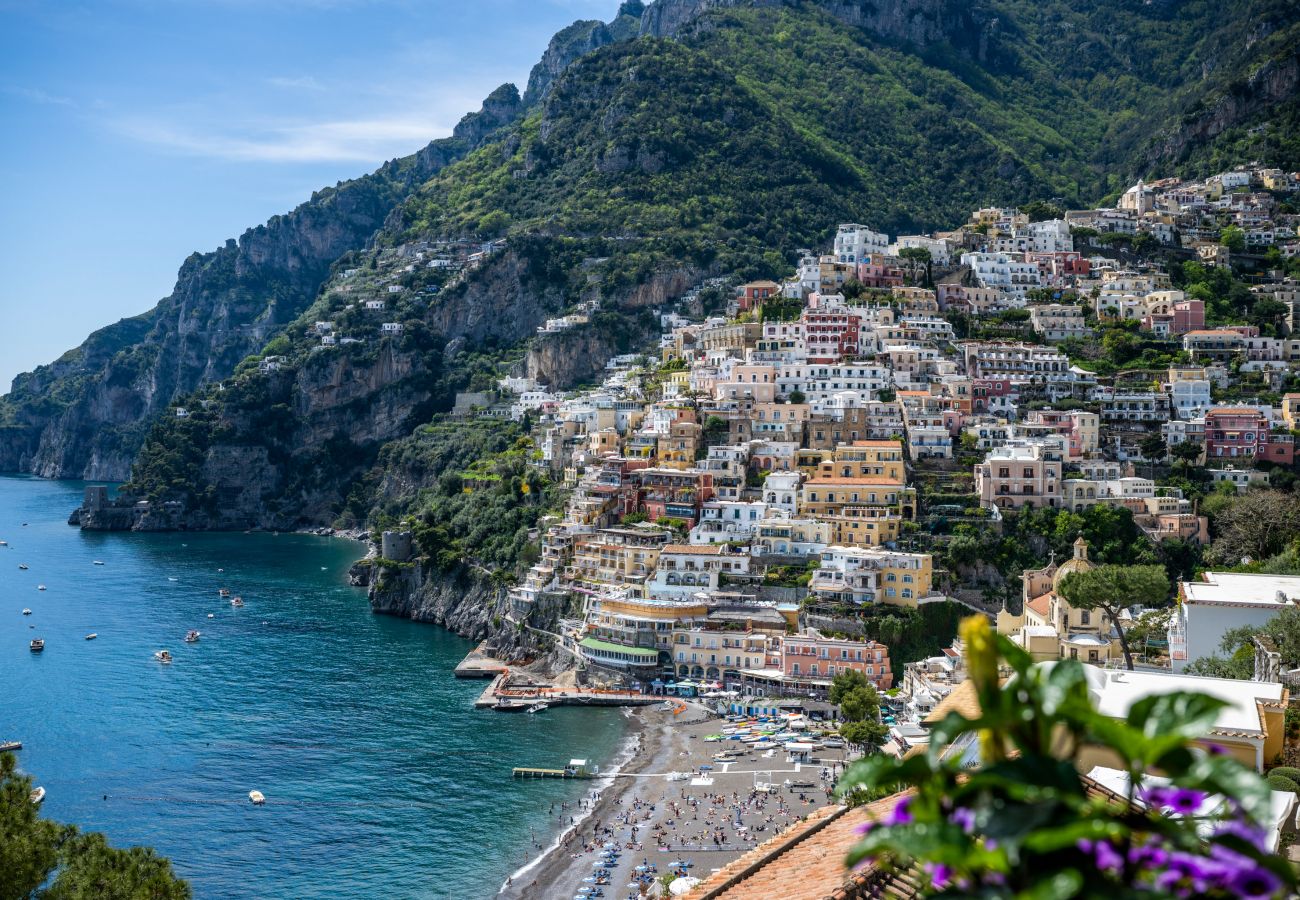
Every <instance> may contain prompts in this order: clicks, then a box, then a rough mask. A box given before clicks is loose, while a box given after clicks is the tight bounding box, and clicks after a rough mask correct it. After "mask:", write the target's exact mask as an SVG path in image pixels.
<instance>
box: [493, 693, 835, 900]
mask: <svg viewBox="0 0 1300 900" xmlns="http://www.w3.org/2000/svg"><path fill="white" fill-rule="evenodd" d="M633 723H634V724H633V726H632V730H631V733H630V736H629V742H630V747H629V755H628V758H627V761H626V762H624V763H623V764H622V765H621V766H620V767H619V769H618V771H617V773H616V774H613V775H612V777H608V776H607V777H605V778H603V779H600V780H598V781H595V782H593V789H592V790H591V791H590V792H588V794H587V796H586V797H585V798H584V799H583V800H581V801H579V802H578V804H577V805H576V806H574V805H569V806H568V807H566V808H557V809H555V810H553V811H552V812H553V814H554V816H555V823H556V829H557V832H558V833H559V837H558V839H557V840H556V841H555V843H554V844H553V845H552V846H551V847H550V848H549V849H548V850H547V851H545V852H544V853H543V854H542V855H541V856H539V857H538V858H536V859H534V860H533V861H532V862H531V863H529V865H528V866H526V867H525V868H524V869H521V870H519V871H517V872H516V873H515V874H514V875H513V876H511V878H510V880H509V881H508V882H507V883H506V884H505V885H503V886H502V888H501V891H500V894H499V897H500V898H502V900H516V898H517V900H533V898H548V900H549V898H570V897H582V896H584V895H583V894H581V893H579V892H580V890H582V889H588V890H590V889H594V890H598V891H600V893H599V894H595V895H593V896H595V897H596V898H598V900H610V898H618V900H624V898H628V897H638V896H641V895H642V890H643V887H645V886H646V885H647V884H648V879H649V878H655V877H658V876H662V875H665V874H669V873H676V874H678V875H689V876H692V877H695V878H701V879H703V878H706V877H707V876H708V875H709V874H710V873H711V872H712V871H714V870H716V869H719V868H721V867H722V866H724V865H726V864H727V863H729V862H731V861H732V860H734V859H736V858H737V857H738V856H740V855H742V854H743V853H745V852H747V851H748V850H750V849H752V848H753V847H755V846H757V845H758V844H761V843H763V842H764V841H766V840H768V839H769V838H771V837H772V836H773V835H774V834H776V833H778V832H780V831H782V830H783V829H785V828H786V827H787V826H789V825H790V824H792V823H794V822H796V821H798V820H800V819H802V818H804V817H805V816H807V815H808V814H809V813H811V812H812V811H813V810H815V809H818V808H820V807H822V806H825V805H827V804H828V803H831V802H832V793H831V791H832V788H833V785H834V780H835V778H837V777H838V776H839V775H840V774H842V772H843V767H844V763H845V752H846V751H845V750H843V749H819V750H818V751H817V752H816V754H815V759H816V762H815V763H811V764H808V763H805V764H796V763H792V762H790V761H789V759H788V755H787V754H786V753H785V752H784V751H783V750H780V749H773V750H748V751H747V752H743V753H741V754H740V755H739V756H737V758H736V759H735V760H733V761H729V762H722V761H719V760H717V759H715V756H716V755H717V754H719V753H720V752H722V751H741V750H744V749H745V747H746V745H744V744H741V743H739V742H736V741H727V740H724V741H708V740H705V738H706V736H708V735H714V734H717V733H719V732H720V730H721V729H722V728H723V727H724V726H726V725H727V724H728V723H727V722H726V720H724V719H720V718H718V717H716V716H710V715H709V713H708V711H707V710H706V709H705V708H704V707H703V706H700V705H698V704H694V703H691V704H688V705H687V708H686V709H685V710H684V711H683V712H681V713H678V714H674V713H673V712H672V710H671V709H668V708H666V707H665V706H663V705H657V706H653V707H645V708H642V709H638V710H636V712H635V713H634V714H633ZM701 767H705V768H701ZM674 773H675V774H674ZM787 782H792V783H796V784H787ZM769 786H771V787H769ZM615 853H616V854H617V855H614V854H615ZM587 879H599V880H600V881H607V883H605V884H598V883H597V882H596V881H590V880H587Z"/></svg>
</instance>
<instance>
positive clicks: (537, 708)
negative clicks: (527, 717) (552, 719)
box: [527, 700, 551, 713]
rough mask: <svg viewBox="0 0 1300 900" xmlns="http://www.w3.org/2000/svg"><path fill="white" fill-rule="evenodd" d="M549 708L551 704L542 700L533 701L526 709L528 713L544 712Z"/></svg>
mask: <svg viewBox="0 0 1300 900" xmlns="http://www.w3.org/2000/svg"><path fill="white" fill-rule="evenodd" d="M550 708H551V704H549V703H547V702H546V701H545V700H543V701H542V702H540V703H534V704H533V705H532V706H530V707H528V710H527V711H528V712H530V713H539V712H546V711H547V710H548V709H550Z"/></svg>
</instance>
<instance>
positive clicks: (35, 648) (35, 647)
mask: <svg viewBox="0 0 1300 900" xmlns="http://www.w3.org/2000/svg"><path fill="white" fill-rule="evenodd" d="M31 648H32V652H33V653H40V652H42V651H43V650H44V649H45V639H44V638H33V639H32V643H31Z"/></svg>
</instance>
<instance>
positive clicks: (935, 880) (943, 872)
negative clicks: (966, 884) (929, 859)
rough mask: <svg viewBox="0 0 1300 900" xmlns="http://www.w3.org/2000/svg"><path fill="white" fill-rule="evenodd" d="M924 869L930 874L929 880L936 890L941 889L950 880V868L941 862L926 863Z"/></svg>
mask: <svg viewBox="0 0 1300 900" xmlns="http://www.w3.org/2000/svg"><path fill="white" fill-rule="evenodd" d="M925 871H926V873H927V874H929V876H930V882H931V883H932V884H933V885H934V889H935V890H936V891H941V890H943V889H944V888H946V887H947V886H948V882H949V881H951V880H952V869H950V868H949V867H948V866H945V865H944V864H943V863H926V864H925Z"/></svg>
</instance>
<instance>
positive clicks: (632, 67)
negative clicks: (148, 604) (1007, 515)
mask: <svg viewBox="0 0 1300 900" xmlns="http://www.w3.org/2000/svg"><path fill="white" fill-rule="evenodd" d="M1010 8H1011V7H1010V6H1008V7H1006V8H1003V7H999V6H993V5H988V6H979V5H965V4H958V5H953V4H949V3H947V2H946V0H938V2H929V0H925V2H918V3H915V4H910V5H907V6H906V7H904V6H903V5H901V4H900V5H895V6H888V5H886V6H884V7H877V6H873V5H868V4H856V3H841V2H826V3H820V4H814V3H792V2H776V0H771V2H757V3H754V2H747V3H742V2H737V0H664V2H660V3H658V4H655V5H653V6H650V7H648V8H646V10H645V11H644V13H643V15H642V17H641V19H640V26H639V27H640V34H641V36H640V37H639V38H637V39H635V40H633V39H630V35H629V30H628V28H627V19H628V18H629V16H627V15H624V16H622V17H621V20H622V21H623V24H622V25H621V26H620V28H619V29H618V32H619V33H618V34H615V33H614V32H613V31H611V30H610V29H609V28H606V27H605V26H601V25H600V24H599V23H591V22H584V23H577V24H576V25H575V26H573V27H572V28H571V29H569V30H566V32H563V33H561V35H559V36H557V38H556V40H555V41H553V42H552V46H551V48H550V49H549V50H548V54H549V57H550V61H549V62H547V63H546V64H545V65H539V68H538V69H537V70H535V73H534V82H533V83H534V88H533V89H531V90H530V93H531V94H533V95H534V96H535V97H537V98H538V100H537V102H536V103H535V105H534V106H532V107H530V108H529V109H527V110H526V111H525V113H524V116H523V118H522V119H520V120H519V121H518V122H517V123H515V124H513V125H511V126H509V127H507V128H505V129H503V130H502V131H500V132H499V133H498V134H497V135H496V136H495V137H494V138H493V139H492V140H490V141H489V142H488V143H486V144H484V146H482V147H481V148H480V149H478V150H476V151H474V152H473V153H470V154H469V155H467V156H466V157H465V158H464V159H462V160H459V161H457V162H455V163H453V164H451V165H449V166H447V167H445V168H443V169H441V170H440V171H439V172H438V173H437V174H435V175H434V176H433V177H432V178H430V179H429V180H428V181H427V182H426V183H425V184H423V185H422V186H420V187H419V188H418V189H417V190H416V191H415V192H414V193H413V194H412V196H411V197H410V198H409V199H407V200H406V201H405V202H404V203H402V204H401V205H400V206H399V207H398V208H397V209H396V210H395V211H394V213H393V214H392V216H391V217H390V218H389V220H388V223H387V224H386V226H385V228H384V229H383V230H382V232H381V233H379V234H378V235H377V236H376V238H375V248H374V249H372V250H370V251H368V252H367V253H366V254H363V255H362V257H356V256H355V255H354V256H353V257H350V258H349V263H348V265H349V266H357V265H359V264H361V263H359V262H358V260H359V259H364V260H365V264H366V265H369V266H370V267H371V268H373V269H375V270H376V271H377V272H380V273H382V272H385V271H386V272H388V273H389V275H388V276H387V277H389V278H393V277H397V275H398V273H399V272H400V271H401V270H402V264H403V263H405V262H406V261H407V260H408V259H409V257H410V254H411V253H412V252H413V249H414V248H416V247H418V246H419V245H420V242H423V241H428V240H430V239H484V238H492V237H496V236H499V235H508V243H507V247H506V249H505V250H504V251H503V252H500V253H498V254H496V255H494V256H493V257H492V258H491V259H490V260H489V261H488V262H487V263H485V264H484V265H482V266H480V267H478V268H476V269H472V270H471V271H469V272H467V273H466V274H465V276H464V277H461V278H457V279H453V280H450V281H447V280H441V279H437V280H433V276H430V275H428V274H427V273H426V274H421V275H419V276H418V277H417V276H415V275H411V276H408V277H405V278H404V280H403V281H402V282H401V283H402V285H403V287H405V288H407V289H409V290H410V291H413V292H414V295H413V296H412V297H411V298H410V299H407V300H404V301H402V302H400V303H399V304H398V306H397V307H396V308H394V309H393V310H391V311H387V310H386V311H385V313H384V315H385V316H387V317H389V318H391V319H395V320H398V321H400V322H401V323H402V324H403V325H404V326H405V331H404V333H403V335H402V336H401V337H400V338H398V337H393V336H387V337H386V336H384V335H382V334H381V333H377V332H376V323H375V322H374V321H367V320H365V319H362V318H359V316H360V314H359V313H357V312H356V307H355V306H354V304H356V303H357V301H358V300H359V299H364V297H359V296H358V294H357V293H356V292H355V291H350V290H349V285H347V284H346V283H345V282H344V280H343V279H342V278H340V277H336V278H335V279H334V280H332V281H331V282H329V283H327V284H326V286H325V288H324V289H323V291H322V294H321V298H320V299H319V300H318V301H317V303H316V304H314V305H313V306H312V307H311V308H310V309H309V310H307V311H306V312H305V313H304V314H303V316H301V317H300V318H299V320H298V321H297V322H295V323H294V324H293V325H292V326H290V327H289V328H288V329H287V330H286V331H285V335H284V336H285V338H286V339H288V342H287V343H284V344H281V345H279V346H277V347H276V348H274V352H275V353H276V354H277V355H281V356H284V357H285V360H284V367H283V368H282V369H281V370H280V371H278V372H275V373H261V372H257V371H255V370H253V369H251V368H249V369H247V370H246V371H244V372H241V373H240V374H239V375H237V377H236V379H235V382H234V387H235V388H236V389H234V390H228V391H226V392H224V393H215V392H209V393H208V394H207V395H205V396H204V397H203V398H202V399H203V400H204V401H205V402H206V406H207V408H206V409H205V410H203V411H202V412H201V413H198V414H196V416H195V417H192V418H191V419H190V420H188V421H184V422H177V421H163V422H161V423H160V424H159V425H158V426H157V427H156V428H155V431H154V434H153V435H152V436H151V439H150V441H149V442H148V444H147V446H146V450H145V452H144V454H143V455H142V457H141V464H140V466H138V467H137V469H136V472H135V473H134V475H133V483H132V485H131V487H132V488H133V489H135V490H138V491H139V492H140V493H142V494H145V495H148V496H151V497H155V498H161V497H173V498H181V499H184V500H186V501H188V503H189V505H190V508H191V509H193V510H195V511H196V514H198V518H197V519H194V520H192V521H191V522H189V523H188V524H191V525H196V526H207V527H212V526H216V527H245V526H247V525H264V526H274V527H290V526H294V525H301V524H325V523H328V522H330V521H331V520H333V519H334V518H335V517H337V516H340V515H345V516H347V517H348V518H349V520H352V521H355V520H360V519H364V517H365V514H366V511H367V509H368V508H369V506H368V504H369V502H370V500H371V499H372V498H371V497H370V496H369V494H368V492H370V493H373V491H374V490H384V491H387V492H388V493H389V494H390V496H388V497H386V498H385V499H386V500H388V501H391V500H392V496H391V490H390V488H389V487H383V488H376V487H375V486H376V485H392V484H393V483H400V484H403V485H405V487H404V488H403V490H404V491H406V492H407V493H413V492H414V491H417V490H418V489H419V488H420V487H421V486H422V485H423V484H424V482H422V481H417V482H414V483H412V478H411V477H409V476H407V475H405V474H402V475H398V474H397V473H393V472H389V473H386V474H385V473H379V472H374V471H371V470H370V467H371V466H372V464H373V463H374V461H375V460H376V459H377V457H378V454H379V451H380V448H381V447H382V446H383V445H384V444H385V443H386V442H390V441H393V440H395V439H397V438H400V437H402V436H404V435H406V434H409V433H410V432H411V430H412V429H413V428H416V427H417V426H418V425H420V424H421V422H423V421H425V420H427V418H428V416H429V414H430V413H431V412H433V411H437V410H441V409H446V408H447V407H448V406H449V405H450V401H451V396H452V393H453V391H454V390H455V389H457V388H461V387H464V386H466V385H469V384H472V383H473V381H474V379H475V377H476V373H477V377H478V378H480V379H483V378H484V376H485V374H486V371H489V370H490V366H491V365H492V364H493V361H494V360H495V361H496V362H497V363H500V362H503V361H505V360H506V359H507V358H510V359H514V360H515V361H516V362H517V363H518V351H515V352H514V353H511V352H509V351H508V350H507V349H506V348H509V347H511V346H515V345H517V344H518V342H520V341H521V340H523V339H525V338H528V337H529V336H531V335H532V334H533V331H534V329H535V326H536V325H537V324H539V323H540V322H541V320H542V319H543V318H544V317H545V316H547V315H553V314H556V313H558V312H559V311H562V310H563V309H565V308H566V307H569V306H571V305H572V304H573V303H575V302H577V301H579V300H592V299H597V300H599V301H600V302H601V305H602V312H601V313H600V319H599V321H597V322H594V323H593V324H592V325H591V326H589V327H587V328H578V329H573V330H571V331H569V332H565V333H564V334H563V335H562V336H557V337H553V338H547V339H545V340H534V341H533V344H534V346H533V348H532V350H531V351H530V352H529V353H528V355H527V357H526V360H525V362H524V364H525V365H526V367H527V369H528V372H529V374H532V375H535V376H539V377H541V378H543V379H544V380H546V381H548V382H550V383H552V384H556V385H565V384H570V383H573V382H574V381H577V380H580V379H582V378H584V377H586V376H587V375H589V374H590V373H591V372H592V371H593V370H594V369H595V368H598V367H599V366H600V364H601V363H602V362H603V359H604V358H605V356H607V355H608V354H609V353H612V352H615V351H616V350H625V349H627V348H628V347H630V346H634V345H635V343H636V341H637V339H638V337H641V336H644V335H646V334H647V329H646V328H645V323H644V321H643V319H641V318H640V312H641V311H643V310H644V309H645V308H646V307H647V306H650V305H654V304H657V303H659V302H661V301H662V300H663V299H664V298H665V297H669V296H672V295H673V294H674V292H680V291H681V290H682V289H683V288H684V287H686V286H687V285H689V284H690V283H691V282H692V281H694V280H696V279H698V278H699V277H702V276H705V275H709V274H716V273H731V272H738V273H740V274H742V275H745V276H754V275H765V274H768V275H770V274H775V273H776V272H777V271H779V270H780V269H782V268H783V267H784V266H785V265H786V260H784V259H782V257H781V255H780V254H779V253H774V248H785V249H786V250H789V249H790V248H794V247H798V246H809V245H813V244H816V243H819V242H821V241H822V240H824V239H825V238H826V237H827V235H828V230H829V229H830V228H831V227H833V226H834V224H835V223H836V222H839V221H846V220H850V219H856V220H865V221H870V222H872V223H876V224H878V225H883V226H884V227H886V228H889V229H890V230H891V231H899V230H903V229H910V228H914V227H927V228H928V227H934V226H937V225H941V224H951V223H954V222H957V221H960V220H961V219H962V218H964V216H965V215H966V213H967V212H968V211H969V210H970V209H972V208H974V207H975V206H978V205H981V204H984V203H990V202H995V203H1013V202H1018V201H1022V200H1023V199H1024V198H1026V197H1052V196H1055V197H1063V198H1066V199H1067V200H1068V201H1071V202H1079V201H1082V200H1084V199H1092V198H1094V197H1096V196H1098V195H1100V194H1102V193H1104V192H1106V191H1108V190H1111V189H1112V188H1113V187H1114V186H1115V185H1116V184H1118V183H1119V181H1118V180H1116V179H1117V178H1118V176H1117V175H1116V174H1115V171H1114V170H1111V169H1107V168H1106V167H1104V166H1102V165H1101V164H1100V163H1099V162H1097V160H1099V159H1101V158H1103V157H1104V156H1105V155H1106V154H1107V153H1110V152H1117V151H1114V150H1113V148H1114V147H1117V146H1119V145H1120V144H1121V143H1123V141H1124V140H1125V137H1124V136H1125V134H1126V132H1125V127H1126V126H1125V125H1124V124H1123V123H1124V122H1125V121H1128V122H1132V121H1139V120H1140V121H1143V122H1145V123H1146V125H1145V126H1144V127H1147V128H1150V127H1152V126H1151V122H1152V121H1153V120H1158V119H1159V118H1160V117H1161V116H1163V115H1165V113H1164V112H1162V111H1161V110H1165V109H1172V108H1174V107H1176V106H1177V105H1178V103H1180V102H1182V101H1181V99H1180V97H1181V94H1179V90H1181V89H1185V85H1183V83H1182V82H1180V81H1178V79H1177V78H1172V79H1171V78H1168V77H1167V75H1166V74H1165V73H1164V72H1163V70H1162V69H1160V67H1159V66H1154V67H1153V66H1150V65H1148V64H1147V63H1146V62H1145V59H1146V57H1145V56H1143V54H1146V53H1147V52H1148V51H1149V50H1150V48H1149V47H1148V44H1151V43H1154V42H1157V41H1158V40H1159V34H1160V32H1159V30H1158V29H1156V28H1155V27H1154V26H1153V25H1150V23H1147V22H1145V21H1139V20H1138V19H1137V18H1135V17H1134V14H1128V13H1124V12H1123V11H1122V10H1118V9H1116V10H1113V11H1112V13H1111V15H1112V21H1111V23H1110V29H1111V30H1110V31H1109V32H1107V34H1105V35H1103V36H1102V37H1101V38H1098V39H1097V40H1096V42H1095V43H1096V47H1094V48H1093V49H1092V50H1090V51H1089V52H1092V53H1094V54H1095V55H1096V57H1097V59H1098V60H1107V61H1108V62H1107V64H1108V65H1114V66H1115V67H1117V68H1118V69H1123V70H1124V72H1125V74H1124V75H1123V77H1115V78H1114V79H1113V80H1114V82H1115V84H1114V85H1112V87H1110V88H1109V89H1108V90H1101V89H1100V88H1099V85H1098V84H1097V83H1096V81H1095V79H1096V78H1097V77H1100V76H1098V75H1097V74H1096V73H1094V76H1093V79H1092V80H1085V79H1084V74H1085V73H1086V71H1087V69H1086V68H1078V67H1076V65H1075V63H1073V62H1071V61H1069V60H1064V59H1060V58H1058V57H1057V56H1056V54H1057V53H1058V52H1059V48H1058V47H1057V46H1056V45H1055V44H1052V43H1050V42H1049V43H1044V44H1041V45H1039V44H1036V43H1035V40H1036V38H1035V37H1034V35H1035V34H1037V33H1038V32H1039V31H1040V30H1041V31H1042V32H1043V33H1046V32H1047V31H1048V30H1049V29H1047V28H1046V26H1045V24H1043V23H1040V22H1037V21H1034V20H1029V21H1028V23H1027V24H1026V25H1025V26H1023V27H1013V26H1014V23H1010V22H1008V21H1007V20H1005V19H1003V18H1002V16H1003V15H1004V14H1005V13H1006V12H1007V9H1010ZM1197 8H1198V9H1202V10H1203V15H1204V16H1206V17H1210V19H1212V18H1213V17H1214V16H1217V15H1219V14H1218V13H1217V12H1215V11H1214V10H1213V9H1212V8H1211V7H1209V6H1205V7H1197ZM625 11H626V6H625ZM1198 14H1200V13H1198ZM1125 15H1127V16H1128V18H1127V19H1125V18H1124V16H1125ZM1152 15H1154V14H1152ZM1090 16H1091V14H1090ZM1210 19H1207V20H1206V21H1210ZM1117 22H1118V23H1119V24H1118V25H1116V23H1117ZM1076 24H1077V26H1078V28H1079V29H1080V31H1081V32H1082V31H1083V30H1085V29H1091V28H1096V27H1100V26H1099V23H1098V21H1097V20H1095V19H1093V18H1091V17H1085V18H1083V19H1080V20H1079V21H1078V22H1077V23H1076ZM1103 24H1104V23H1103ZM860 26H861V27H860ZM1119 27H1122V28H1123V29H1126V30H1124V31H1123V32H1122V33H1121V32H1118V31H1116V28H1119ZM1089 33H1091V32H1089ZM1089 40H1090V41H1091V40H1092V39H1091V38H1090V39H1089ZM1090 46H1091V44H1090ZM588 47H594V48H595V49H593V50H591V51H590V52H583V51H584V50H586V48H588ZM1120 49H1123V50H1125V52H1128V53H1137V54H1138V55H1139V56H1142V58H1143V60H1144V63H1143V64H1142V65H1131V64H1130V63H1129V62H1126V61H1125V60H1123V59H1122V58H1121V57H1120V56H1119V55H1118V54H1119V51H1120ZM1152 52H1154V51H1152ZM570 57H573V59H572V60H570V59H569V58H570ZM1098 64H1100V63H1098ZM1076 69H1077V71H1076ZM556 73H558V74H556ZM1162 79H1163V80H1162ZM1206 89H1207V90H1208V88H1206ZM1139 94H1142V95H1146V96H1148V97H1149V102H1148V104H1147V109H1148V110H1149V111H1150V116H1151V118H1147V111H1146V110H1143V109H1139V108H1138V107H1137V106H1135V105H1134V104H1135V100H1134V98H1135V97H1136V96H1137V95H1139ZM1112 106H1113V107H1116V108H1120V109H1123V110H1125V111H1126V112H1125V115H1126V116H1128V118H1124V116H1116V115H1115V114H1113V113H1111V112H1110V111H1109V109H1110V108H1111V107H1112ZM1117 118H1118V119H1121V120H1122V121H1119V122H1117V121H1116V119H1117ZM366 296H368V295H366ZM381 296H382V295H381ZM323 319H327V320H332V321H338V322H340V323H341V324H342V325H343V327H344V328H345V329H346V330H345V331H343V332H340V333H345V334H346V335H347V336H349V337H355V338H356V339H357V340H358V341H360V342H361V343H359V344H353V345H350V346H348V347H337V348H331V349H328V350H326V349H323V348H321V347H320V346H318V341H319V335H318V334H317V333H316V332H315V331H313V328H312V323H313V322H315V321H318V320H323ZM475 348H480V349H482V348H487V353H486V355H484V354H482V353H479V354H476V353H474V352H473V351H474V349H475ZM485 366H487V367H489V368H488V369H487V370H485V369H484V367H485ZM481 383H490V381H486V380H484V381H481ZM268 407H271V408H275V409H277V410H279V412H278V413H277V415H276V416H275V417H273V419H271V420H268V419H266V418H264V417H263V416H262V414H261V412H260V410H263V409H265V408H268ZM409 443H410V445H411V447H412V448H418V447H419V445H420V443H421V438H420V436H419V433H418V432H417V434H416V435H415V436H414V437H412V438H411V439H410V442H409ZM178 446H179V447H183V448H185V450H186V452H184V453H179V454H178V453H176V452H174V451H175V450H176V449H177V447H178ZM412 452H414V451H412ZM416 455H417V456H418V453H416ZM399 456H400V457H404V458H405V457H409V456H410V453H409V452H408V451H407V450H402V451H401V452H400V453H391V454H388V458H389V459H392V458H395V457H399ZM250 469H252V470H255V471H257V472H258V479H256V480H253V479H249V478H247V476H246V473H247V472H248V471H249V470H250ZM435 469H436V467H425V470H423V471H424V475H422V476H421V478H436V477H437V474H438V473H437V471H434V470H435ZM367 473H369V474H367ZM356 479H360V481H359V482H358V481H356ZM178 485H179V486H181V488H180V489H178V487H177V486H178ZM200 511H201V512H200Z"/></svg>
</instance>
